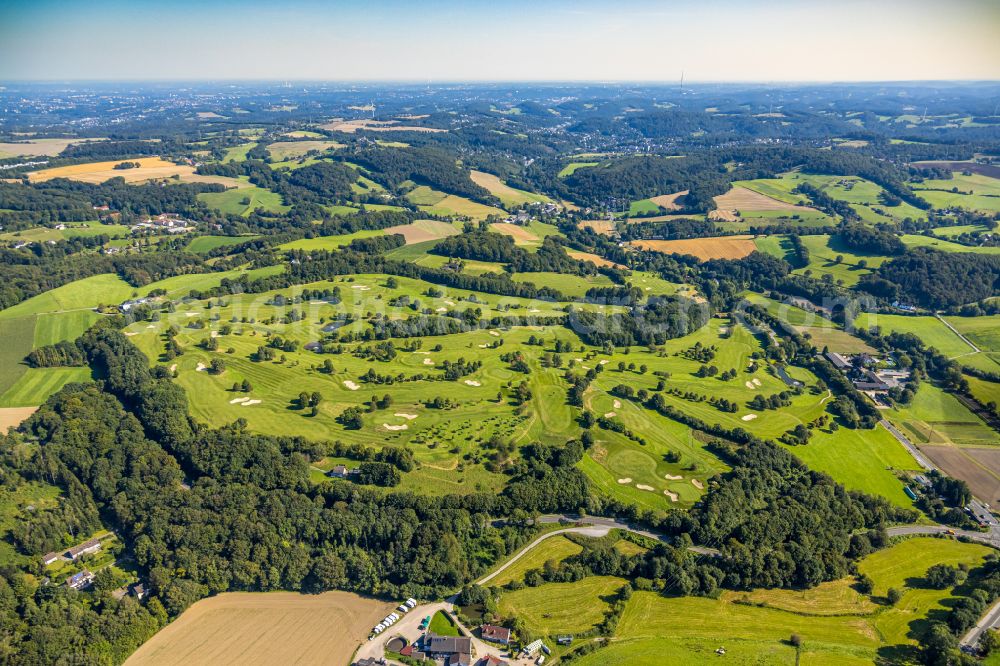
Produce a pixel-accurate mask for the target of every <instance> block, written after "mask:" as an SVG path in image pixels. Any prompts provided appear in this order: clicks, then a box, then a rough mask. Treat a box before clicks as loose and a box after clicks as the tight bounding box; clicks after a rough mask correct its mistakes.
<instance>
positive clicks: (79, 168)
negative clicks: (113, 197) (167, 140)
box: [28, 157, 194, 183]
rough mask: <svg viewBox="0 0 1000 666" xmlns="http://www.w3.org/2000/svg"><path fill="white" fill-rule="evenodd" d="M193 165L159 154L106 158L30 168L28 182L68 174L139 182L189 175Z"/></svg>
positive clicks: (88, 180)
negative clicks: (122, 165) (119, 166)
mask: <svg viewBox="0 0 1000 666" xmlns="http://www.w3.org/2000/svg"><path fill="white" fill-rule="evenodd" d="M126 161H127V162H138V163H139V164H140V165H141V166H140V167H138V168H135V169H115V168H114V167H115V165H116V164H119V163H121V162H126ZM192 174H194V167H192V166H188V165H186V164H174V163H173V162H168V161H166V160H164V159H162V158H159V157H140V158H136V159H131V160H112V161H108V162H88V163H86V164H74V165H71V166H63V167H54V168H51V169H42V170H41V171H32V172H31V173H29V174H28V178H29V179H30V180H31V182H35V183H37V182H44V181H46V180H51V179H53V178H69V179H71V180H79V181H82V182H84V183H103V182H104V181H106V180H108V179H109V178H118V177H121V178H124V179H125V182H128V183H139V182H142V181H146V180H150V179H153V178H170V177H171V176H175V175H177V176H180V175H192Z"/></svg>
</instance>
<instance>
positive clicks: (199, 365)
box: [195, 363, 207, 372]
mask: <svg viewBox="0 0 1000 666" xmlns="http://www.w3.org/2000/svg"><path fill="white" fill-rule="evenodd" d="M206 367H207V366H206V365H205V364H204V363H199V364H198V367H196V368H195V370H197V371H198V372H201V371H202V370H204V369H205V368H206Z"/></svg>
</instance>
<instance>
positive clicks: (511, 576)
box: [489, 536, 583, 587]
mask: <svg viewBox="0 0 1000 666" xmlns="http://www.w3.org/2000/svg"><path fill="white" fill-rule="evenodd" d="M582 550H583V548H582V547H581V546H579V545H578V544H575V543H573V542H572V541H570V540H569V539H567V538H566V537H564V536H554V537H549V538H548V539H546V540H545V541H543V542H541V543H540V544H538V545H537V546H535V547H534V548H532V549H531V550H529V551H528V552H527V554H525V555H523V556H522V557H521V558H520V559H519V560H517V561H516V562H514V564H512V565H511V566H510V567H508V568H507V569H505V570H504V571H503V573H501V574H500V575H498V576H497V577H496V578H493V579H492V580H491V581H490V582H489V585H490V586H491V587H502V586H504V585H506V584H507V583H509V582H511V581H514V580H524V574H525V573H527V572H528V571H530V570H531V569H541V568H542V567H544V566H545V563H546V562H548V561H550V560H554V561H556V562H562V561H563V560H565V559H566V558H567V557H570V556H572V555H576V554H577V553H579V552H581V551H582Z"/></svg>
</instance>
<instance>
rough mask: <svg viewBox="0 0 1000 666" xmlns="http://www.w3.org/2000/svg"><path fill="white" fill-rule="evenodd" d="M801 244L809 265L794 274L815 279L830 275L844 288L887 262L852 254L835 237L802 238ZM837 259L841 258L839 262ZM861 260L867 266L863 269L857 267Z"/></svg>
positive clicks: (878, 256) (873, 257)
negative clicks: (806, 253)
mask: <svg viewBox="0 0 1000 666" xmlns="http://www.w3.org/2000/svg"><path fill="white" fill-rule="evenodd" d="M802 244H803V245H805V246H806V248H808V250H809V265H808V266H806V267H805V268H799V269H796V270H795V271H794V272H795V273H800V274H803V275H811V276H812V277H814V278H816V279H823V277H824V276H825V275H830V276H831V277H832V279H833V280H834V282H839V283H842V284H843V285H844V286H846V287H850V286H852V285H854V284H857V282H858V280H859V279H861V276H862V275H865V274H867V273H870V272H871V270H872V269H873V268H875V267H877V266H879V265H881V264H882V263H883V262H885V261H888V260H889V258H888V257H883V256H880V255H863V254H858V253H855V252H852V251H851V250H849V249H847V248H846V247H844V246H843V245H842V244H841V243H840V242H839V240H838V239H837V238H836V237H831V236H827V235H818V236H802ZM837 257H841V260H840V261H839V262H838V261H837ZM862 260H864V262H865V263H866V264H867V265H866V266H865V267H863V268H862V267H861V266H860V265H859V262H861V261H862Z"/></svg>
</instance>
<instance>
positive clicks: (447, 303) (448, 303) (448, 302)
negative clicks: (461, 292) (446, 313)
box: [444, 301, 455, 305]
mask: <svg viewBox="0 0 1000 666" xmlns="http://www.w3.org/2000/svg"><path fill="white" fill-rule="evenodd" d="M444 304H445V305H455V304H454V303H452V302H451V301H445V302H444Z"/></svg>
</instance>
